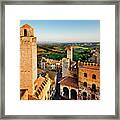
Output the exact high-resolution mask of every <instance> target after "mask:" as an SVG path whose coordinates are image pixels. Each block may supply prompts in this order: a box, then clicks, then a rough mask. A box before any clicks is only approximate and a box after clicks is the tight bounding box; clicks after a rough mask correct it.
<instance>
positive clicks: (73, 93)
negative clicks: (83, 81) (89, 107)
mask: <svg viewBox="0 0 120 120" xmlns="http://www.w3.org/2000/svg"><path fill="white" fill-rule="evenodd" d="M71 99H74V100H77V92H76V90H73V89H71Z"/></svg>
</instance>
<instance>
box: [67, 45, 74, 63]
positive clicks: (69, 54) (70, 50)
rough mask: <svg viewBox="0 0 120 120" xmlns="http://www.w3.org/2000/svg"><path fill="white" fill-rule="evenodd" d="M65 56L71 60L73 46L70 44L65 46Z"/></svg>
mask: <svg viewBox="0 0 120 120" xmlns="http://www.w3.org/2000/svg"><path fill="white" fill-rule="evenodd" d="M66 50H67V58H68V59H70V60H71V61H73V47H72V46H67V47H66Z"/></svg>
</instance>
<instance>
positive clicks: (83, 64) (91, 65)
mask: <svg viewBox="0 0 120 120" xmlns="http://www.w3.org/2000/svg"><path fill="white" fill-rule="evenodd" d="M78 67H86V68H95V69H99V68H100V64H97V63H89V62H80V61H78Z"/></svg>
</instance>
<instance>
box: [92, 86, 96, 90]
mask: <svg viewBox="0 0 120 120" xmlns="http://www.w3.org/2000/svg"><path fill="white" fill-rule="evenodd" d="M92 90H93V91H94V92H95V91H96V84H92Z"/></svg>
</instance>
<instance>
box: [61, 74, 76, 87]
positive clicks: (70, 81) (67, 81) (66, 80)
mask: <svg viewBox="0 0 120 120" xmlns="http://www.w3.org/2000/svg"><path fill="white" fill-rule="evenodd" d="M59 83H60V84H61V85H66V86H71V87H74V88H78V81H77V79H75V78H74V77H69V76H67V77H63V78H62V79H61V81H60V82H59Z"/></svg>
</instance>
